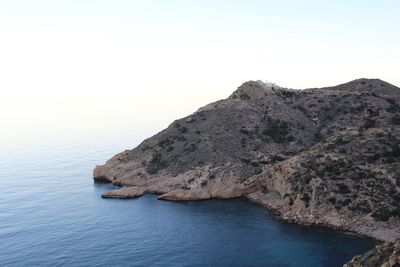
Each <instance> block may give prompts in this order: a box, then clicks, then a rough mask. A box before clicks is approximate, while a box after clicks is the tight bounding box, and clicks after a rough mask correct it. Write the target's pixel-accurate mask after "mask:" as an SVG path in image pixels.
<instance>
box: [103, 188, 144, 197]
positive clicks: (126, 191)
mask: <svg viewBox="0 0 400 267" xmlns="http://www.w3.org/2000/svg"><path fill="white" fill-rule="evenodd" d="M144 193H145V189H144V188H143V187H139V186H130V187H124V188H121V189H116V190H113V191H110V192H106V193H103V194H102V195H101V196H102V197H103V198H135V197H140V196H143V194H144Z"/></svg>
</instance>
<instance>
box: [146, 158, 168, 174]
mask: <svg viewBox="0 0 400 267" xmlns="http://www.w3.org/2000/svg"><path fill="white" fill-rule="evenodd" d="M167 166H168V164H167V162H166V161H164V160H163V159H162V157H161V154H159V153H157V154H155V155H153V158H152V159H151V160H150V161H149V163H148V164H147V166H146V171H147V172H148V173H149V174H156V173H157V172H158V171H159V170H162V169H164V168H166V167H167Z"/></svg>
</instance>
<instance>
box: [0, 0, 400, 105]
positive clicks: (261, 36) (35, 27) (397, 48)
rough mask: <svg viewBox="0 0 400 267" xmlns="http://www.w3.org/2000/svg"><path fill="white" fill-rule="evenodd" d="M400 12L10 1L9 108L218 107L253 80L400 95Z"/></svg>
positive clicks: (185, 0) (320, 5)
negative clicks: (378, 86)
mask: <svg viewBox="0 0 400 267" xmlns="http://www.w3.org/2000/svg"><path fill="white" fill-rule="evenodd" d="M399 14H400V1H395V0H393V1H389V0H379V1H378V0H376V1H368V0H364V1H361V0H359V1H356V0H336V1H310V0H309V1H289V0H287V1H283V0H281V1H267V0H264V1H261V0H260V1H257V0H243V1H235V0H229V1H228V0H226V1H225V0H212V1H211V0H197V1H190V0H159V1H155V0H143V1H134V0H132V1H128V0H92V1H89V0H76V1H74V0H64V1H56V0H48V1H46V0H35V1H32V0H26V1H21V0H0V36H1V37H0V92H1V97H0V101H3V102H4V101H6V102H9V101H15V100H18V101H21V100H23V101H33V102H34V101H53V100H60V99H69V100H71V99H74V100H79V99H91V100H96V99H103V100H108V99H114V98H115V99H135V100H144V101H149V100H160V101H162V100H176V101H180V100H202V101H204V100H207V101H208V100H210V101H211V100H216V99H220V98H225V97H227V96H228V95H229V94H230V93H231V92H232V91H234V90H235V89H236V88H237V87H238V86H239V85H240V84H241V83H243V82H245V81H247V80H264V81H265V80H268V81H272V82H275V83H277V84H279V85H281V86H284V87H290V88H307V87H319V86H328V85H335V84H339V83H342V82H347V81H350V80H352V79H356V78H361V77H366V78H381V79H383V80H386V81H388V82H390V83H393V84H395V85H397V86H400V75H399V69H400V66H399V65H400V16H399Z"/></svg>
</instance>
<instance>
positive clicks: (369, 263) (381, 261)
mask: <svg viewBox="0 0 400 267" xmlns="http://www.w3.org/2000/svg"><path fill="white" fill-rule="evenodd" d="M375 266H379V267H398V266H400V240H399V241H397V242H393V243H383V244H380V245H377V246H376V247H375V248H374V249H372V250H371V251H369V252H367V253H365V254H364V255H362V256H356V257H354V258H353V259H352V260H351V261H350V262H349V263H347V264H345V265H344V267H375Z"/></svg>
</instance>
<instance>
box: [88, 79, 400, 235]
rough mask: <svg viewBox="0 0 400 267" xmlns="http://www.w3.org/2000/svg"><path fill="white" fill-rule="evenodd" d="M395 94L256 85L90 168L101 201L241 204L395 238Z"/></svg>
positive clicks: (398, 145)
mask: <svg viewBox="0 0 400 267" xmlns="http://www.w3.org/2000/svg"><path fill="white" fill-rule="evenodd" d="M399 136H400V89H399V88H397V87H395V86H393V85H391V84H389V83H386V82H384V81H382V80H379V79H358V80H355V81H351V82H348V83H345V84H341V85H338V86H332V87H325V88H320V89H316V88H313V89H305V90H294V89H286V88H282V87H279V86H276V85H274V84H268V83H263V82H260V81H250V82H246V83H244V84H243V85H241V86H240V87H239V88H238V89H237V90H236V91H234V93H233V94H232V95H231V96H229V97H228V98H227V99H224V100H220V101H217V102H214V103H211V104H209V105H207V106H205V107H202V108H200V109H199V110H198V111H197V112H195V113H193V114H191V115H190V116H188V117H185V118H182V119H179V120H176V121H174V122H173V123H171V125H170V126H169V127H168V128H167V129H165V130H163V131H161V132H160V133H158V134H156V135H155V136H153V137H151V138H149V139H146V140H145V141H143V142H142V143H141V144H140V145H139V146H137V147H136V148H134V149H132V150H126V151H124V152H122V153H119V154H117V155H115V156H114V157H112V158H111V159H110V160H108V161H107V162H106V164H104V165H100V166H97V167H96V168H95V170H94V173H93V176H94V178H95V179H98V180H103V181H109V182H112V183H113V184H115V185H121V186H124V187H123V188H121V189H117V190H114V191H111V192H108V193H105V194H103V197H116V198H128V197H138V196H141V195H143V194H144V193H156V194H159V195H160V196H159V198H160V199H168V200H177V201H178V200H199V199H210V198H235V197H247V198H248V199H249V200H251V201H254V202H257V203H260V204H262V205H264V206H265V207H267V208H269V209H270V210H273V211H274V212H276V213H277V214H278V215H279V216H281V217H282V218H283V219H286V220H288V221H293V222H297V223H302V224H311V225H323V226H329V227H334V228H336V229H342V230H346V231H351V232H356V233H359V234H362V235H365V236H370V237H374V238H377V239H380V240H385V241H395V240H396V239H397V238H399V237H400V138H399Z"/></svg>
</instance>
